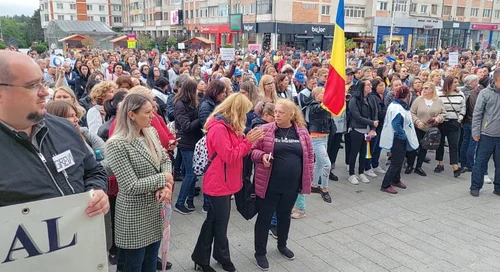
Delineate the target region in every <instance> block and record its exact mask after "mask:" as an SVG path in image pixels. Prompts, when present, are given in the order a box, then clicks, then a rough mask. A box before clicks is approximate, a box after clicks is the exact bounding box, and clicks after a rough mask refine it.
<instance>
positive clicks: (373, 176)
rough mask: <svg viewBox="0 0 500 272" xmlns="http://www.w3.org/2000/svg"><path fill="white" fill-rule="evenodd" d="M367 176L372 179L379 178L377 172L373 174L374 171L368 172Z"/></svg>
mask: <svg viewBox="0 0 500 272" xmlns="http://www.w3.org/2000/svg"><path fill="white" fill-rule="evenodd" d="M365 175H367V176H369V177H372V178H376V177H377V174H375V172H373V169H370V170H366V171H365Z"/></svg>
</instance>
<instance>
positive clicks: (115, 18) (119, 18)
mask: <svg viewBox="0 0 500 272" xmlns="http://www.w3.org/2000/svg"><path fill="white" fill-rule="evenodd" d="M121 22H122V17H113V23H121Z"/></svg>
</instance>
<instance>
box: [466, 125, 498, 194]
mask: <svg viewBox="0 0 500 272" xmlns="http://www.w3.org/2000/svg"><path fill="white" fill-rule="evenodd" d="M491 155H493V162H494V163H495V180H494V181H493V184H494V186H495V191H500V137H489V136H486V135H481V138H480V139H479V143H478V144H477V151H476V163H475V164H474V168H472V175H471V185H470V189H471V190H480V189H481V188H483V184H484V172H485V171H486V169H487V167H488V161H489V160H490V157H491Z"/></svg>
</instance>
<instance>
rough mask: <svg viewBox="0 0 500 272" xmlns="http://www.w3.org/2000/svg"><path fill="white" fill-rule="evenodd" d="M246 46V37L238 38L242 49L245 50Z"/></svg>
mask: <svg viewBox="0 0 500 272" xmlns="http://www.w3.org/2000/svg"><path fill="white" fill-rule="evenodd" d="M247 47H248V39H245V38H241V39H240V48H243V49H244V50H246V49H247Z"/></svg>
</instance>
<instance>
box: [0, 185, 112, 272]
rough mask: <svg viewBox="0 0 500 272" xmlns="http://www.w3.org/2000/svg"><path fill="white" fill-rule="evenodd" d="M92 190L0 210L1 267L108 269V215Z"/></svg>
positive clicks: (77, 271)
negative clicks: (100, 211) (92, 211)
mask: <svg viewBox="0 0 500 272" xmlns="http://www.w3.org/2000/svg"><path fill="white" fill-rule="evenodd" d="M90 194H91V193H83V194H78V195H71V196H65V197H58V198H52V199H48V200H42V201H36V202H30V203H25V204H19V205H13V206H7V207H2V208H0V233H1V237H2V239H1V240H0V271H37V272H68V271H71V272H107V271H108V260H107V253H106V235H105V229H104V215H99V216H95V217H92V218H89V217H88V216H87V214H86V213H85V209H86V208H87V205H88V202H89V201H90V198H91V195H90Z"/></svg>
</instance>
